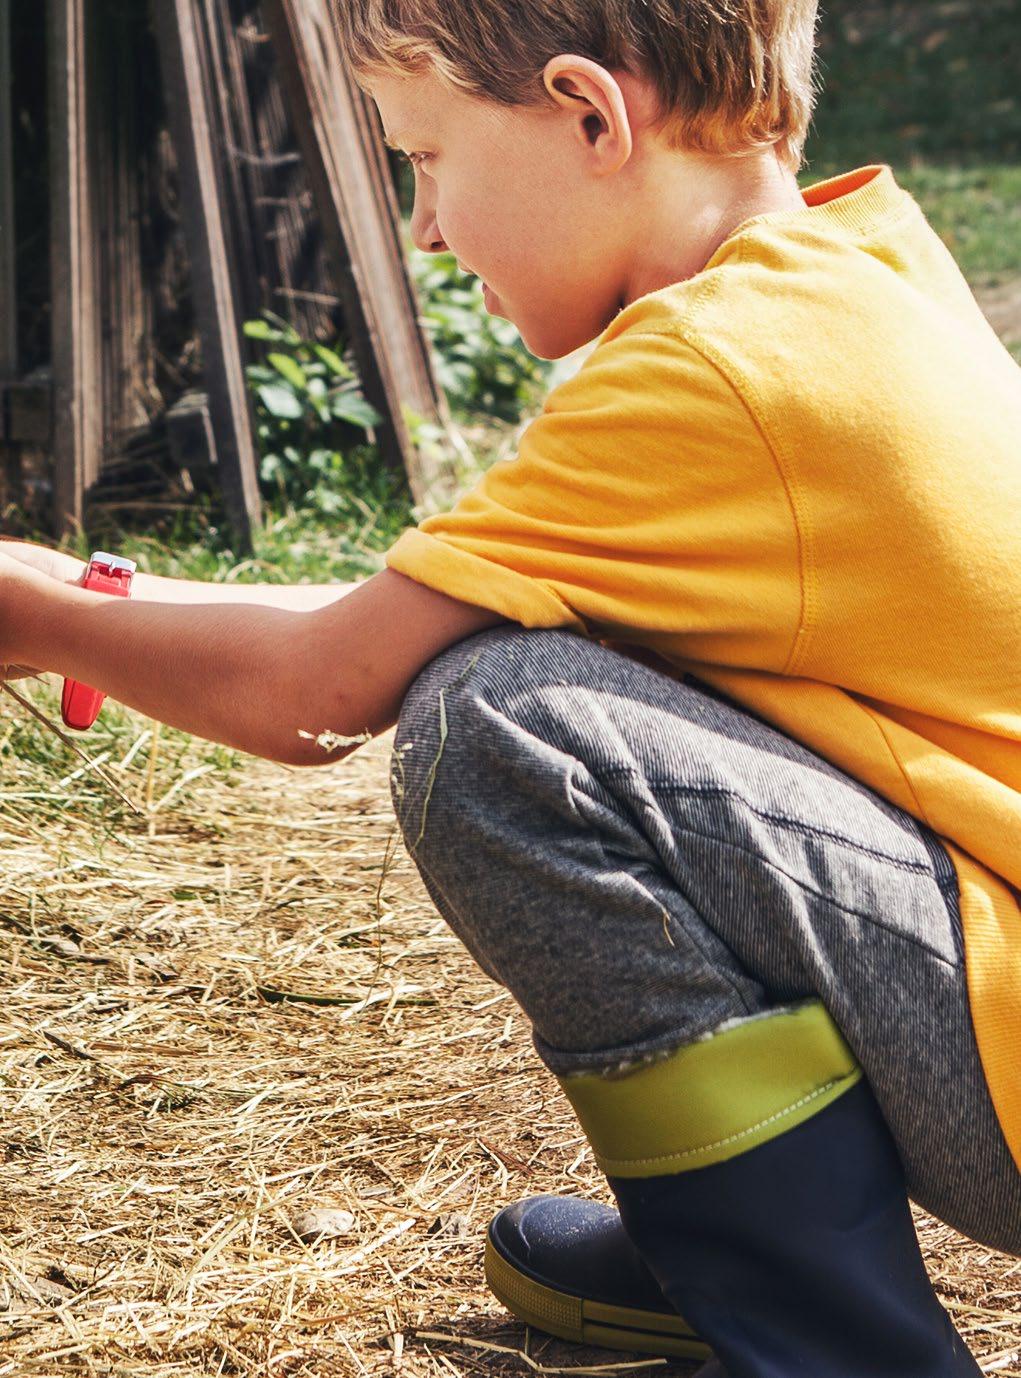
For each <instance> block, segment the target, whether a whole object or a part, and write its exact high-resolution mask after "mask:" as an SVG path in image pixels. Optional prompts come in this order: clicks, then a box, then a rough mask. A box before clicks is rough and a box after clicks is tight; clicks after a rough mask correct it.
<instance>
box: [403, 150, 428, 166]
mask: <svg viewBox="0 0 1021 1378" xmlns="http://www.w3.org/2000/svg"><path fill="white" fill-rule="evenodd" d="M429 156H430V155H429V154H428V153H405V155H404V161H405V162H407V163H410V164H411V166H412V167H421V166H422V164H423V163H424V162H425V161H426V159H427V158H428V157H429Z"/></svg>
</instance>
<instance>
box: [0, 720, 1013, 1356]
mask: <svg viewBox="0 0 1021 1378" xmlns="http://www.w3.org/2000/svg"><path fill="white" fill-rule="evenodd" d="M142 727H144V724H141V725H140V728H139V730H140V731H141V728H142ZM140 759H141V753H138V752H136V756H135V757H134V758H132V761H133V764H129V766H127V767H124V769H123V772H122V778H123V780H124V787H125V789H127V790H128V791H129V792H131V791H136V792H137V789H138V787H139V786H138V781H137V779H136V777H135V776H134V775H133V774H132V771H133V770H134V768H135V766H137V765H138V764H139V761H140ZM178 769H179V773H180V776H181V778H182V779H183V776H184V775H185V774H187V773H188V761H187V760H184V761H183V762H181V764H180V766H179V767H178ZM386 777H387V746H386V743H377V744H374V745H373V746H371V747H369V748H367V749H365V750H364V751H362V752H361V753H359V754H358V755H357V756H355V757H354V758H352V759H351V760H350V761H349V762H348V763H346V764H345V765H343V766H341V767H338V768H335V769H332V770H328V771H322V772H294V771H289V770H286V769H285V768H282V767H276V766H272V765H269V764H265V763H260V762H248V761H245V762H244V763H243V764H242V766H241V767H240V768H239V770H238V771H236V772H235V773H229V772H228V773H221V772H219V771H217V770H215V769H210V770H208V771H207V772H206V773H205V774H202V775H198V776H194V777H193V778H191V779H190V780H189V781H186V782H184V783H183V784H181V786H180V788H178V789H177V792H176V793H175V794H174V795H173V796H172V797H171V798H169V799H164V801H163V802H162V806H160V803H161V801H160V800H159V799H157V801H156V804H155V805H153V808H152V809H151V811H150V814H151V816H150V819H149V820H147V819H146V818H131V817H130V816H126V819H125V821H123V822H121V823H119V824H118V825H117V826H116V827H115V828H113V829H111V830H110V832H109V833H108V835H106V836H101V837H98V838H97V836H96V833H95V829H94V827H93V826H89V825H87V824H85V823H83V822H82V821H81V820H78V819H76V818H75V816H74V812H73V810H70V809H68V810H65V811H64V812H63V813H62V814H59V813H58V814H51V815H48V821H47V823H46V825H45V827H36V826H34V825H33V823H32V818H33V813H32V808H31V800H28V801H27V802H26V800H25V798H24V793H25V791H24V789H22V792H21V794H18V788H17V787H16V782H15V785H9V784H8V783H7V782H6V781H5V783H4V788H3V791H2V792H0V845H2V846H3V852H4V866H3V876H2V878H0V889H2V892H3V893H2V895H0V940H2V943H3V948H4V960H3V963H2V975H0V980H2V983H3V988H2V1001H3V1004H2V1013H0V1104H2V1107H3V1114H2V1130H0V1149H2V1152H0V1378H2V1375H16V1378H23V1376H24V1378H28V1375H33V1376H39V1375H42V1376H43V1378H51V1376H52V1378H57V1375H63V1374H70V1373H75V1374H78V1373H87V1374H94V1375H97V1378H98V1375H103V1378H106V1376H107V1375H110V1378H113V1376H114V1375H116V1376H118V1378H120V1376H121V1375H123V1376H124V1378H127V1375H132V1376H134V1375H145V1376H146V1378H170V1375H191V1374H235V1375H245V1378H248V1375H251V1376H252V1378H255V1375H306V1374H307V1375H312V1374H315V1375H329V1374H351V1375H366V1374H368V1375H377V1374H404V1375H407V1378H419V1375H421V1376H422V1378H426V1375H428V1378H450V1375H452V1374H453V1375H455V1376H456V1375H460V1374H463V1375H475V1374H496V1375H504V1374H508V1375H509V1374H519V1373H527V1372H530V1371H535V1370H536V1369H540V1370H541V1371H544V1372H551V1371H560V1370H562V1369H570V1370H571V1371H572V1372H576V1371H582V1369H584V1371H588V1372H593V1371H600V1372H622V1371H628V1370H626V1369H623V1368H622V1367H621V1366H622V1365H625V1364H627V1363H628V1361H629V1359H630V1358H632V1357H633V1358H634V1359H635V1360H639V1361H641V1362H642V1363H643V1364H646V1365H649V1367H648V1371H649V1372H653V1371H656V1369H657V1368H658V1371H660V1372H662V1373H664V1374H665V1375H677V1378H680V1375H683V1374H687V1373H688V1372H689V1371H690V1370H689V1368H688V1367H687V1366H685V1365H681V1364H673V1365H671V1364H665V1363H663V1362H662V1361H656V1362H655V1363H653V1364H649V1361H648V1360H647V1359H645V1360H641V1359H640V1356H626V1355H618V1354H610V1353H607V1352H606V1351H595V1350H589V1351H579V1350H577V1349H574V1348H572V1347H570V1346H566V1345H561V1344H558V1343H556V1342H552V1341H550V1340H549V1339H548V1338H546V1337H544V1336H542V1335H539V1334H537V1333H531V1334H526V1333H525V1331H524V1329H523V1327H521V1326H519V1325H517V1324H515V1323H513V1322H512V1321H511V1320H510V1319H509V1318H508V1317H507V1315H506V1314H505V1313H504V1312H503V1311H502V1309H501V1307H500V1306H499V1305H498V1303H497V1302H495V1301H494V1300H493V1299H492V1298H491V1297H490V1296H489V1295H488V1294H487V1292H486V1289H485V1285H484V1283H483V1279H482V1245H483V1236H484V1229H485V1225H486V1222H487V1220H488V1219H489V1217H490V1215H491V1213H492V1212H493V1211H494V1210H496V1209H498V1208H499V1207H500V1206H502V1205H504V1204H506V1203H507V1202H509V1201H512V1200H514V1199H516V1198H517V1197H518V1196H521V1195H526V1194H531V1193H536V1192H542V1191H566V1192H574V1193H579V1194H582V1195H586V1196H596V1197H600V1198H604V1197H605V1195H606V1193H605V1188H604V1185H603V1183H602V1180H601V1178H600V1176H599V1174H598V1173H597V1172H596V1171H595V1169H594V1168H593V1165H592V1162H591V1158H590V1155H589V1153H588V1151H587V1148H586V1145H585V1142H584V1140H583V1139H582V1137H581V1135H580V1134H579V1131H578V1128H577V1126H576V1123H575V1122H574V1120H573V1118H572V1116H571V1113H570V1110H569V1108H568V1106H567V1104H566V1102H565V1101H564V1099H563V1098H562V1096H561V1095H560V1093H559V1091H558V1089H557V1086H556V1084H555V1082H554V1081H553V1080H552V1078H551V1077H550V1076H549V1075H548V1074H547V1073H546V1072H545V1071H544V1070H543V1068H542V1067H541V1065H540V1064H539V1062H538V1061H537V1059H536V1057H535V1056H534V1054H533V1052H532V1050H531V1046H530V1043H529V1038H528V1029H527V1027H526V1024H525V1021H524V1019H523V1018H522V1016H521V1015H520V1014H519V1013H518V1012H517V1010H516V1009H515V1008H514V1006H513V1005H512V1003H511V1001H510V999H509V997H508V996H507V995H506V994H505V993H504V992H502V991H501V990H500V989H499V988H498V987H496V986H494V985H492V984H491V983H490V982H489V981H488V980H487V979H486V978H484V977H483V976H482V975H481V974H480V973H479V971H478V970H477V969H476V968H475V967H474V965H473V964H472V962H471V961H470V959H469V958H468V957H467V955H466V954H465V953H464V952H463V950H462V949H461V948H460V946H459V945H458V943H457V942H456V940H455V939H453V937H452V936H451V935H450V934H449V933H448V932H447V930H446V929H445V927H444V925H443V924H442V922H441V921H440V920H439V919H438V917H437V915H436V913H435V911H434V910H433V909H432V908H431V906H430V904H429V902H428V900H427V898H426V896H425V893H424V891H423V889H422V888H421V886H420V884H419V882H418V879H417V876H416V875H415V874H414V872H413V869H412V867H411V866H410V863H409V862H408V860H407V858H406V857H405V856H404V854H403V853H402V852H401V851H400V850H398V851H397V852H396V853H395V854H393V855H391V851H392V844H393V842H394V834H393V824H392V814H391V810H390V804H389V798H388V793H387V785H386ZM171 788H172V789H173V788H174V787H173V786H171ZM316 1002H318V1003H316ZM312 1210H318V1211H327V1210H331V1211H336V1212H347V1213H349V1216H344V1215H341V1216H339V1217H334V1220H333V1223H334V1226H335V1228H336V1229H337V1230H338V1231H339V1233H337V1234H336V1235H335V1236H334V1237H331V1238H321V1239H320V1240H319V1241H318V1242H311V1243H310V1242H306V1240H304V1239H303V1238H302V1232H303V1222H302V1220H301V1216H302V1215H303V1214H304V1213H307V1212H309V1211H312ZM322 1223H323V1222H322V1218H321V1217H320V1224H322ZM920 1224H921V1232H922V1238H923V1241H924V1245H925V1250H926V1255H927V1259H928V1262H929V1264H930V1267H931V1269H932V1272H933V1274H934V1276H935V1278H936V1282H937V1285H938V1287H939V1290H940V1293H941V1295H942V1297H943V1299H944V1301H945V1302H946V1304H947V1305H948V1306H949V1307H950V1308H951V1310H952V1312H953V1314H954V1318H955V1320H956V1322H957V1324H958V1325H959V1327H960V1328H961V1330H962V1331H963V1332H964V1334H965V1335H966V1336H967V1339H968V1341H969V1343H970V1344H971V1346H972V1347H973V1349H974V1352H975V1353H976V1355H978V1356H979V1358H980V1360H981V1362H982V1366H983V1369H984V1371H985V1372H987V1373H996V1374H1003V1375H1015V1378H1016V1376H1017V1375H1021V1262H1018V1261H1016V1260H1009V1259H1005V1258H1002V1257H998V1256H995V1255H992V1254H990V1253H989V1252H988V1251H986V1250H984V1249H981V1248H978V1247H976V1246H974V1245H971V1244H968V1243H967V1242H965V1241H963V1240H961V1239H959V1238H958V1237H956V1236H955V1235H954V1234H953V1233H952V1232H951V1231H949V1230H948V1229H946V1228H944V1227H942V1226H940V1225H937V1224H936V1223H934V1222H932V1221H929V1220H924V1219H922V1220H921V1221H920ZM638 1371H640V1372H642V1371H646V1370H645V1369H644V1368H643V1369H640V1370H638Z"/></svg>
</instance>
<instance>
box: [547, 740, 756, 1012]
mask: <svg viewBox="0 0 1021 1378" xmlns="http://www.w3.org/2000/svg"><path fill="white" fill-rule="evenodd" d="M578 769H579V763H578V762H574V763H573V764H572V766H571V768H570V770H569V772H568V779H567V789H568V795H569V798H570V802H571V807H572V809H573V810H574V812H575V814H576V816H577V818H578V821H579V823H581V824H582V826H583V827H585V828H587V829H588V830H589V832H590V836H591V838H592V840H593V841H594V842H595V844H596V846H597V847H598V848H599V855H600V857H601V858H602V860H603V862H604V866H605V865H606V863H608V861H609V858H610V851H609V849H608V848H607V846H606V844H605V842H604V841H603V838H602V836H601V835H600V834H599V832H598V831H597V830H596V829H595V828H594V826H593V824H592V822H591V821H590V820H589V819H588V818H586V817H585V813H584V809H583V808H581V807H579V803H578V791H577V790H576V788H575V773H576V771H577V770H578ZM628 859H629V860H630V861H631V862H632V866H634V865H635V864H645V865H650V866H654V865H655V861H652V860H650V861H647V862H645V863H641V862H639V859H638V858H634V857H632V858H628ZM627 869H628V872H629V874H630V875H631V877H632V879H633V880H634V882H635V884H636V885H638V886H639V887H640V888H641V890H642V893H643V894H645V895H646V896H647V897H648V898H649V899H650V900H651V901H652V903H653V904H654V905H656V906H657V907H658V908H660V909H662V911H663V914H664V916H665V918H666V922H667V924H670V923H677V924H679V925H680V927H682V928H683V929H684V933H685V936H686V937H687V939H688V941H689V942H690V943H691V944H692V946H693V947H694V948H695V950H696V951H697V952H698V954H699V956H700V957H701V959H702V961H703V962H704V963H705V965H706V966H707V967H708V968H710V969H711V970H712V971H714V972H716V974H717V975H722V976H723V977H725V979H726V981H727V984H728V985H729V986H730V988H731V992H732V994H733V995H734V997H735V999H737V1000H738V1001H739V1002H740V1005H741V1008H742V1010H743V1011H744V1013H745V1014H752V1013H754V1009H753V1008H752V1006H750V1005H749V1002H748V1000H747V998H746V996H745V994H744V992H743V991H742V990H741V989H740V988H739V986H738V985H737V983H736V981H735V979H734V977H733V976H732V975H731V973H730V972H729V971H725V970H721V967H720V962H719V959H718V958H716V957H714V956H713V955H712V954H711V953H709V952H707V951H706V950H705V949H704V947H703V946H702V941H701V934H699V933H697V932H696V931H695V926H693V925H690V924H686V923H684V921H683V919H681V918H678V917H677V916H676V915H675V914H673V913H671V912H670V910H669V909H667V907H666V906H665V905H664V904H661V903H660V901H659V900H658V899H657V897H656V896H655V895H654V894H653V893H652V891H651V890H650V889H649V888H648V886H646V885H644V884H643V883H642V881H641V879H640V877H639V876H637V875H636V874H635V871H634V870H633V869H632V868H631V867H628V868H627ZM664 874H665V875H666V877H667V879H668V880H669V882H670V884H671V885H672V886H673V888H674V889H676V890H677V892H678V894H680V896H681V898H682V899H683V900H684V901H685V903H686V904H688V905H689V906H690V907H691V908H692V909H693V910H694V911H695V912H696V913H698V910H697V908H696V906H695V905H694V904H693V903H692V901H691V900H690V899H689V898H688V896H687V895H686V894H685V893H684V890H683V889H682V888H681V886H680V885H679V883H678V882H677V880H676V879H675V878H674V877H673V876H671V875H669V873H668V872H664ZM666 935H667V940H668V941H670V942H671V943H672V941H673V940H672V939H671V938H670V932H669V928H667V929H666ZM715 936H716V937H717V938H719V935H718V934H716V935H715ZM719 941H721V942H722V939H719ZM746 976H747V979H748V980H749V981H753V980H754V977H753V976H752V975H751V973H750V972H747V973H746Z"/></svg>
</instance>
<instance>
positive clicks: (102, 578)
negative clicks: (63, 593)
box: [60, 550, 136, 732]
mask: <svg viewBox="0 0 1021 1378" xmlns="http://www.w3.org/2000/svg"><path fill="white" fill-rule="evenodd" d="M135 568H136V566H135V562H134V560H124V559H122V558H121V556H119V555H107V554H106V552H105V551H102V550H99V551H97V552H96V553H95V555H93V556H92V558H91V559H90V560H89V567H88V569H87V570H86V571H85V578H84V579H83V580H82V585H81V586H82V588H83V589H92V590H93V591H94V592H96V593H112V594H115V595H116V596H117V597H119V598H127V597H128V596H129V595H130V593H131V580H132V578H133V576H134V573H135ZM105 698H106V695H105V694H101V693H100V691H99V690H98V689H90V688H89V686H88V685H87V684H79V683H78V682H77V681H76V680H73V679H65V680H64V695H63V698H62V699H61V702H60V712H61V716H62V717H63V719H64V724H65V726H66V727H73V728H74V729H75V730H76V731H78V732H86V731H88V729H89V728H90V727H91V726H92V724H93V723H94V722H95V721H96V719H97V718H98V717H99V710H100V709H101V708H102V706H103V700H104V699H105Z"/></svg>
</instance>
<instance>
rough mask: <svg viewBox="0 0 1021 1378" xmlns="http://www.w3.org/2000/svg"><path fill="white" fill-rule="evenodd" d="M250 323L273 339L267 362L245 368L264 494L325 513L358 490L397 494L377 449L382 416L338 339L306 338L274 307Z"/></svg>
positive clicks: (251, 334)
mask: <svg viewBox="0 0 1021 1378" xmlns="http://www.w3.org/2000/svg"><path fill="white" fill-rule="evenodd" d="M244 331H245V334H246V335H247V336H248V338H249V339H250V340H257V341H259V342H260V343H261V344H263V345H265V346H266V347H267V349H266V355H265V359H264V362H262V363H258V364H251V365H249V367H248V368H247V369H246V373H247V375H248V384H249V387H250V389H251V391H252V393H253V396H254V400H255V413H256V427H257V436H258V441H259V451H260V456H261V464H260V478H261V480H262V486H263V491H264V493H265V496H266V497H267V498H268V499H270V500H271V501H277V502H281V501H282V502H283V503H284V504H285V505H287V504H291V505H297V506H302V507H310V506H311V507H313V508H316V509H317V510H319V511H320V512H322V513H323V514H324V515H327V516H335V515H338V514H340V513H342V512H344V511H345V510H346V509H347V507H349V506H350V501H351V498H352V496H353V495H354V494H356V493H357V494H360V495H361V497H362V498H364V499H369V500H370V501H371V499H372V498H379V499H384V500H386V501H390V500H392V499H393V497H394V491H393V489H394V484H393V481H392V479H391V478H390V476H389V475H387V474H385V473H384V468H383V465H382V463H381V462H380V461H379V457H378V453H377V452H376V449H375V431H374V428H375V427H376V426H378V425H380V424H381V422H382V420H383V418H382V417H381V416H380V415H379V413H378V412H377V411H376V409H375V408H374V407H373V406H372V405H371V404H370V403H369V402H367V401H366V399H365V397H364V396H363V395H362V392H361V389H360V385H359V381H358V378H357V376H356V374H355V372H354V370H353V369H352V368H351V366H350V365H349V364H348V363H347V362H346V361H345V360H344V358H343V357H342V356H341V353H340V352H339V346H338V347H335V348H331V347H329V346H327V345H323V344H318V343H317V342H316V341H315V340H305V339H302V337H301V336H300V335H299V334H298V332H297V331H296V330H295V329H294V328H293V326H291V325H289V324H288V323H287V322H286V321H284V320H282V319H281V318H280V317H279V316H275V315H273V314H272V312H269V311H267V312H265V313H264V315H263V318H262V319H261V320H255V321H247V322H246V323H245V327H244ZM366 440H367V442H368V443H366Z"/></svg>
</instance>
